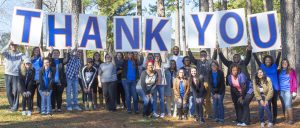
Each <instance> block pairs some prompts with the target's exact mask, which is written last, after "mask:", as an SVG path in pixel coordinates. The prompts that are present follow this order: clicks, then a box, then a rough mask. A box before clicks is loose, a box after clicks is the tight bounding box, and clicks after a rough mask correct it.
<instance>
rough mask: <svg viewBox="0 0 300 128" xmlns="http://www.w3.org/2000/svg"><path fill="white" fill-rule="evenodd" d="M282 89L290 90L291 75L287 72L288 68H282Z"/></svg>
mask: <svg viewBox="0 0 300 128" xmlns="http://www.w3.org/2000/svg"><path fill="white" fill-rule="evenodd" d="M279 85H280V90H282V91H290V75H289V74H286V69H283V70H281V72H280V74H279Z"/></svg>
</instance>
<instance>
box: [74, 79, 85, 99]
mask: <svg viewBox="0 0 300 128" xmlns="http://www.w3.org/2000/svg"><path fill="white" fill-rule="evenodd" d="M77 81H78V84H77V85H79V87H80V90H81V92H82V93H81V96H82V97H83V95H84V92H83V91H84V90H83V84H82V79H81V78H78V80H77ZM77 93H78V87H77ZM73 97H74V95H73ZM76 97H78V96H76ZM73 100H74V98H73ZM82 100H83V99H82Z"/></svg>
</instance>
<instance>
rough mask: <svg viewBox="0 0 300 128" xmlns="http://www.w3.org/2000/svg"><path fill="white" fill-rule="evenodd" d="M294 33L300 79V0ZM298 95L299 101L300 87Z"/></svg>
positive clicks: (299, 78) (297, 5) (296, 8)
mask: <svg viewBox="0 0 300 128" xmlns="http://www.w3.org/2000/svg"><path fill="white" fill-rule="evenodd" d="M294 35H295V40H294V42H295V45H296V47H295V48H296V51H295V53H296V55H295V56H296V66H295V68H296V72H297V79H298V81H299V80H300V1H299V0H295V19H294ZM297 92H298V97H297V99H298V100H297V101H299V98H300V96H299V93H300V88H299V87H298V91H297Z"/></svg>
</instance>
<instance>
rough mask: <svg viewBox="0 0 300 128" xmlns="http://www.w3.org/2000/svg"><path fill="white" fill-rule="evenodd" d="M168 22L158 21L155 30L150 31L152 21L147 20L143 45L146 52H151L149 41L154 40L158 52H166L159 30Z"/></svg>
mask: <svg viewBox="0 0 300 128" xmlns="http://www.w3.org/2000/svg"><path fill="white" fill-rule="evenodd" d="M168 21H169V20H160V21H159V23H158V24H157V26H156V28H155V29H154V30H153V31H152V24H153V21H152V19H147V20H146V30H145V31H146V37H145V38H146V42H145V43H146V44H145V49H146V50H151V40H152V39H153V38H155V40H156V42H157V45H158V47H159V49H160V51H167V50H168V49H167V48H166V46H165V43H164V41H163V40H162V38H161V36H160V34H159V32H160V31H161V29H163V28H164V26H165V25H166V24H167V22H168Z"/></svg>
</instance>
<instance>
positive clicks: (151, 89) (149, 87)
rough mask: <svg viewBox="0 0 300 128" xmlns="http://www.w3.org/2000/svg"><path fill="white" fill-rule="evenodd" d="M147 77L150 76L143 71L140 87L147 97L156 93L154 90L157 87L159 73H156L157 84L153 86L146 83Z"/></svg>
mask: <svg viewBox="0 0 300 128" xmlns="http://www.w3.org/2000/svg"><path fill="white" fill-rule="evenodd" d="M147 75H148V74H147V72H146V71H143V72H142V74H141V78H140V80H139V82H140V83H139V84H138V85H140V86H141V88H142V90H143V91H144V93H145V94H146V95H148V94H151V93H153V92H154V89H155V87H156V82H157V76H158V75H157V73H156V72H154V76H153V78H154V79H155V80H154V81H155V82H154V83H153V84H151V85H147V83H146V77H147Z"/></svg>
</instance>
